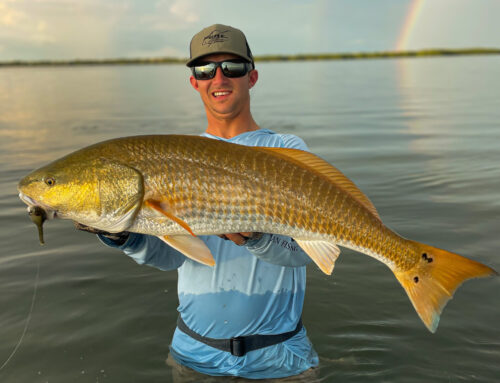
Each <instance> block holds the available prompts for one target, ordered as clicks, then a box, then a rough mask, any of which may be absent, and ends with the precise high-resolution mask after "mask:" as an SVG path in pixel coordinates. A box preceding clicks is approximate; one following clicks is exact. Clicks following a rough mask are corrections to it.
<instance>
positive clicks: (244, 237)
mask: <svg viewBox="0 0 500 383" xmlns="http://www.w3.org/2000/svg"><path fill="white" fill-rule="evenodd" d="M219 237H221V238H222V239H225V240H229V241H233V242H234V243H236V244H237V245H238V246H243V245H244V244H245V243H247V242H248V241H249V240H251V239H259V238H260V237H262V233H258V232H255V233H247V232H245V233H229V234H220V235H219Z"/></svg>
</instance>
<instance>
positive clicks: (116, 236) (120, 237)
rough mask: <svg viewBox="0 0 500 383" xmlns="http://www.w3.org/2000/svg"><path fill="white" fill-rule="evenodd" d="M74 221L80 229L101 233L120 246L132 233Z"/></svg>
mask: <svg viewBox="0 0 500 383" xmlns="http://www.w3.org/2000/svg"><path fill="white" fill-rule="evenodd" d="M73 223H74V224H75V228H77V229H78V230H81V231H86V232H88V233H92V234H100V235H102V236H104V237H106V238H108V239H110V240H112V241H113V242H114V243H115V244H116V245H118V246H121V245H123V244H124V243H125V242H126V241H127V239H128V237H129V235H130V233H129V232H128V231H121V232H119V233H110V232H109V231H104V230H99V229H96V228H94V227H90V226H87V225H84V224H82V223H79V222H76V221H74V222H73Z"/></svg>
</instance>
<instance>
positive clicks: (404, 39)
mask: <svg viewBox="0 0 500 383" xmlns="http://www.w3.org/2000/svg"><path fill="white" fill-rule="evenodd" d="M424 2H425V0H412V1H411V4H410V6H409V9H408V13H407V15H406V19H405V22H404V24H403V28H402V30H401V33H400V34H399V37H398V41H397V42H396V50H397V51H404V50H407V49H408V46H407V45H408V41H409V40H410V35H411V32H412V30H413V27H414V26H415V23H416V21H417V19H418V16H419V15H420V13H421V11H422V8H423V6H424Z"/></svg>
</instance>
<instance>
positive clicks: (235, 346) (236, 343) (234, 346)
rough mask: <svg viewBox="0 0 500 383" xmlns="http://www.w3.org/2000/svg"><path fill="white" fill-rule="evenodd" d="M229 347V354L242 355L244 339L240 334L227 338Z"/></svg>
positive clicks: (243, 352)
mask: <svg viewBox="0 0 500 383" xmlns="http://www.w3.org/2000/svg"><path fill="white" fill-rule="evenodd" d="M229 348H230V350H231V355H234V356H240V357H241V356H244V355H245V354H246V353H245V339H244V338H243V337H242V336H237V337H235V338H231V339H229Z"/></svg>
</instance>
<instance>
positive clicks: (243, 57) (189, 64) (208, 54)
mask: <svg viewBox="0 0 500 383" xmlns="http://www.w3.org/2000/svg"><path fill="white" fill-rule="evenodd" d="M224 53H227V54H231V55H235V56H238V57H240V58H242V59H243V60H245V61H248V62H249V63H251V62H252V60H251V59H250V57H248V56H242V55H241V54H240V53H239V52H234V51H230V50H227V49H224V50H220V51H214V52H210V53H207V54H204V55H199V56H197V57H193V58H191V59H189V60H188V62H187V63H186V66H188V67H190V66H192V65H193V64H194V63H195V61H197V60H199V59H201V58H202V57H206V56H210V55H218V54H224Z"/></svg>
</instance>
